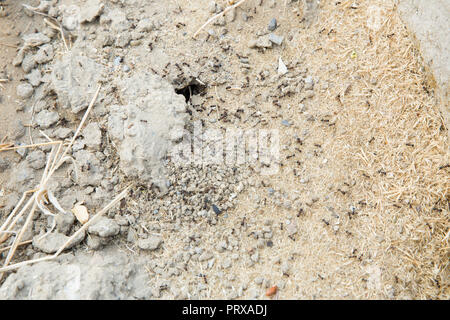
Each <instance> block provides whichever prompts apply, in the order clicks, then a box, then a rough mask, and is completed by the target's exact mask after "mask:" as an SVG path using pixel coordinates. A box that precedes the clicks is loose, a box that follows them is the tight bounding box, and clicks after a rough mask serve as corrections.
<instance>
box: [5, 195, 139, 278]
mask: <svg viewBox="0 0 450 320" xmlns="http://www.w3.org/2000/svg"><path fill="white" fill-rule="evenodd" d="M130 188H131V186H128V187H126V188H125V189H124V190H123V191H122V192H121V193H120V194H119V195H118V196H116V197H115V198H114V199H113V200H112V201H111V202H110V203H109V204H108V205H107V206H106V207H104V208H103V209H102V210H100V211H99V212H97V213H96V214H95V215H94V216H93V217H92V218H91V219H90V220H89V221H88V222H86V223H85V224H84V225H83V226H82V227H81V228H80V229H78V231H77V232H75V233H74V234H73V235H72V236H71V237H70V238H69V239H68V240H67V241H66V243H64V244H63V245H62V246H61V247H60V248H59V249H58V251H56V253H54V254H53V255H51V256H47V257H43V258H39V259H34V260H28V261H23V262H19V263H16V264H11V265H9V266H7V265H5V266H4V267H2V268H0V279H1V278H2V276H3V273H4V272H6V271H10V270H15V269H17V268H20V267H22V266H26V265H29V264H32V263H36V262H42V261H47V260H51V259H54V258H56V257H58V256H59V255H60V254H61V252H63V251H64V249H65V248H66V247H67V246H68V245H70V243H71V242H72V241H73V239H75V238H76V237H77V236H78V235H79V234H80V233H81V232H83V231H85V230H86V229H87V228H88V227H89V225H91V224H92V223H93V222H95V221H97V220H98V218H100V217H101V216H102V215H104V214H105V213H106V212H107V211H108V210H109V209H111V207H112V206H114V205H115V204H116V203H117V202H119V201H120V200H122V199H123V198H124V197H125V196H126V195H127V193H128V190H130ZM30 216H31V215H30ZM18 245H19V244H18Z"/></svg>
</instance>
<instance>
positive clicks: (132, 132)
mask: <svg viewBox="0 0 450 320" xmlns="http://www.w3.org/2000/svg"><path fill="white" fill-rule="evenodd" d="M118 86H119V87H120V88H121V90H120V92H121V93H122V97H121V98H122V101H124V102H125V103H127V104H126V105H125V106H112V107H110V110H109V112H110V115H109V118H108V132H109V135H110V137H111V138H112V139H113V141H114V143H115V144H116V145H117V147H118V149H119V156H120V167H121V169H122V171H123V172H124V173H125V174H126V175H127V176H129V177H132V178H136V179H138V180H139V181H141V182H143V183H148V184H151V183H153V184H155V185H156V186H158V187H159V189H160V190H161V191H162V192H165V191H166V190H167V182H166V174H165V169H164V164H163V161H164V158H165V157H166V156H167V154H168V152H169V151H170V150H171V148H172V147H173V146H174V145H175V144H176V142H177V141H178V140H179V139H180V138H181V137H182V134H183V129H184V126H185V123H186V121H187V113H186V102H185V98H184V97H183V96H182V95H178V94H176V93H175V90H174V88H173V87H172V85H170V84H169V83H168V82H167V81H165V80H164V79H162V78H160V77H158V76H155V75H152V74H148V73H140V74H136V75H134V76H133V77H131V78H126V79H123V80H121V81H119V84H118Z"/></svg>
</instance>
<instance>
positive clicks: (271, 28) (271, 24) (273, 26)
mask: <svg viewBox="0 0 450 320" xmlns="http://www.w3.org/2000/svg"><path fill="white" fill-rule="evenodd" d="M277 26H278V24H277V19H275V18H272V20H270V22H269V25H268V26H267V29H269V31H274V30H275V29H276V28H277Z"/></svg>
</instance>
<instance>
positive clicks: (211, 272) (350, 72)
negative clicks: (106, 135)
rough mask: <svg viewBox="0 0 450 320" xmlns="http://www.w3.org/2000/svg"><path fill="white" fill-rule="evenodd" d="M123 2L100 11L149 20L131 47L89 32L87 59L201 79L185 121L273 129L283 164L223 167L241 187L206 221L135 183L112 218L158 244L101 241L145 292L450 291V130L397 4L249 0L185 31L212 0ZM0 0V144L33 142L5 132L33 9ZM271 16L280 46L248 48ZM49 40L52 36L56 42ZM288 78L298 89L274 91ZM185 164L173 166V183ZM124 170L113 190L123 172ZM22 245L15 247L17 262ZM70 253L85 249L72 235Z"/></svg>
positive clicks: (100, 30) (353, 294) (176, 78)
mask: <svg viewBox="0 0 450 320" xmlns="http://www.w3.org/2000/svg"><path fill="white" fill-rule="evenodd" d="M25 2H26V3H28V4H30V5H33V6H35V5H37V4H38V3H37V2H36V1H25ZM60 2H61V3H69V2H70V1H60ZM135 2H136V4H135V5H131V4H130V5H129V4H127V3H124V4H121V1H112V2H111V3H108V4H107V8H105V10H106V9H108V10H110V9H112V8H116V9H119V10H121V11H123V12H125V13H126V14H127V17H128V18H129V19H134V20H137V21H138V20H139V19H142V17H151V19H152V20H153V21H155V22H156V25H157V27H156V28H155V29H153V30H152V31H151V32H149V33H147V34H146V35H145V38H144V39H142V43H140V44H136V45H133V46H132V45H129V46H128V45H127V46H125V47H123V48H118V47H114V46H108V47H101V46H98V47H95V45H96V43H95V40H93V41H90V39H89V40H86V43H87V44H89V45H87V46H86V47H88V48H89V46H90V45H92V51H90V53H92V55H91V56H94V57H96V60H97V61H99V63H103V64H105V57H109V58H107V59H106V60H108V59H109V61H110V63H111V60H113V57H114V56H121V57H123V61H124V62H126V63H127V65H128V66H129V67H130V69H131V70H130V72H131V73H135V72H138V71H139V70H145V71H148V72H154V73H155V74H158V75H159V76H162V77H163V78H165V79H167V80H168V81H169V82H171V83H172V84H173V86H174V87H175V88H176V89H178V90H180V89H183V88H184V87H186V86H187V85H188V84H189V79H192V78H196V79H199V80H201V82H202V83H205V84H206V88H202V89H201V91H202V93H201V94H199V95H195V96H193V97H192V99H191V100H190V101H189V102H188V110H189V111H190V116H191V118H190V122H194V121H195V120H203V121H204V123H205V127H210V128H219V129H221V130H226V129H227V128H241V129H249V128H256V129H277V130H279V132H280V138H281V139H280V141H281V144H280V146H281V147H280V149H281V151H280V170H279V172H278V173H277V174H275V175H268V176H264V175H261V174H259V172H260V170H261V166H258V165H255V166H253V165H251V166H247V167H244V168H243V171H245V172H246V174H244V175H239V176H237V179H238V181H235V180H233V181H225V180H226V177H227V175H225V178H223V179H224V181H225V182H224V183H225V186H224V190H228V191H224V192H228V193H226V194H227V195H229V194H232V193H234V192H236V193H238V195H237V198H236V200H235V201H233V202H230V203H229V206H230V208H229V209H227V210H224V212H222V213H221V214H220V215H218V216H217V217H214V218H212V219H210V218H205V217H202V216H200V215H199V216H196V215H193V216H192V217H188V218H186V219H182V218H180V219H178V218H177V219H172V215H173V214H174V213H173V212H171V210H170V209H166V210H165V208H167V206H168V205H167V203H168V202H169V201H173V199H177V198H175V196H172V195H169V196H166V197H164V196H163V197H161V198H158V196H156V195H155V193H153V192H152V191H151V190H147V189H145V188H142V187H137V186H135V187H133V192H132V193H131V195H130V196H129V197H127V198H126V206H122V205H121V210H122V209H123V207H126V209H123V210H125V211H126V213H124V212H122V211H120V214H121V215H130V216H133V217H135V218H136V219H137V224H138V226H137V227H136V228H135V229H136V233H137V235H138V237H140V235H141V234H148V235H145V236H144V237H147V236H150V235H152V234H157V235H159V236H161V237H162V239H163V240H164V245H163V247H162V248H160V249H159V250H157V251H154V252H150V253H149V252H147V251H144V250H140V249H139V247H138V246H137V245H136V243H133V242H132V241H131V242H130V241H129V237H128V238H127V236H124V235H119V236H117V237H115V238H113V239H110V240H109V243H108V244H107V245H109V246H115V247H118V248H120V249H121V250H122V252H123V251H124V252H127V253H128V254H129V255H130V256H132V257H133V256H139V257H140V258H139V259H140V261H142V259H144V261H148V262H144V264H146V267H147V270H148V285H149V287H151V288H156V287H157V288H164V289H161V290H156V291H157V292H156V293H155V291H154V290H153V293H152V295H153V296H152V298H163V299H172V298H199V299H216V298H225V299H248V298H257V299H268V298H269V297H267V296H265V292H266V290H267V289H268V288H270V287H272V286H274V285H276V286H277V287H278V292H277V294H276V295H275V296H274V297H271V298H276V299H426V298H433V299H436V298H440V299H448V297H449V287H448V259H447V258H446V257H447V255H448V237H447V238H446V239H445V238H444V237H445V235H446V234H447V235H448V218H449V206H448V186H449V182H448V173H449V172H448V167H446V165H448V141H447V131H446V129H445V127H444V125H443V122H442V116H441V114H440V112H439V108H438V107H437V106H436V103H435V96H434V90H433V88H431V87H430V86H429V85H428V84H427V82H426V80H427V77H426V74H425V70H424V68H423V64H422V60H421V57H420V54H419V52H418V51H417V49H415V47H414V46H413V41H412V39H411V37H410V35H408V33H407V31H406V29H405V26H404V25H403V23H402V22H401V20H400V19H399V17H398V14H397V12H396V6H395V3H394V2H391V1H381V0H380V1H371V2H370V5H368V3H367V2H365V1H362V2H360V4H354V3H353V2H352V1H342V2H327V3H322V4H321V5H320V7H319V8H318V9H317V10H314V9H310V10H308V9H307V8H306V7H303V5H302V2H301V1H300V2H297V1H292V2H291V1H257V0H248V1H246V2H245V3H244V4H243V5H242V6H240V7H239V8H237V9H236V10H235V13H234V17H233V16H232V14H230V13H229V14H227V15H226V16H225V19H224V21H222V22H221V23H220V25H214V24H211V25H209V26H207V27H206V28H205V30H204V31H202V32H200V33H199V35H198V37H197V38H196V39H192V35H193V34H194V33H195V32H196V30H198V28H199V27H200V26H201V25H202V24H203V22H204V21H206V20H207V19H208V18H209V17H211V16H212V15H213V13H212V12H211V10H210V9H209V8H210V2H211V1H206V0H205V1H181V0H178V1H165V2H164V4H161V3H160V2H157V1H150V2H145V3H146V5H142V4H141V3H140V1H135ZM1 4H2V5H4V7H3V8H4V9H5V10H6V12H7V13H8V15H7V16H6V17H2V18H1V20H0V26H1V28H0V30H1V31H0V32H1V34H2V36H1V39H2V40H1V43H0V58H1V59H0V60H1V65H0V66H1V68H0V71H1V70H3V71H4V72H6V74H7V76H8V81H7V82H2V83H1V85H2V87H1V91H0V98H1V114H2V116H1V118H0V126H1V129H0V139H5V141H7V142H12V143H17V142H22V143H30V138H29V135H30V134H32V135H33V136H34V137H35V140H36V138H37V137H38V136H39V132H38V128H36V126H32V127H33V129H32V130H31V131H30V132H31V133H29V132H28V130H29V129H28V127H26V128H27V129H26V130H27V131H26V134H24V135H23V136H22V137H20V138H18V139H17V140H13V139H11V137H13V135H14V130H16V128H17V125H16V123H17V121H18V120H20V121H22V123H23V124H30V121H31V114H32V113H31V111H30V108H27V107H29V105H27V104H29V103H30V101H32V100H22V99H20V98H18V97H17V96H16V87H17V85H18V84H19V82H20V81H21V80H22V79H23V77H24V72H23V70H22V68H20V67H13V66H12V65H11V61H12V59H14V57H15V55H16V49H15V48H13V47H10V46H7V45H5V44H9V45H13V46H20V43H21V41H20V38H21V35H22V34H24V33H29V32H32V31H33V28H35V29H36V30H40V29H41V28H42V27H43V22H42V21H43V17H42V16H39V15H37V14H35V15H33V16H31V17H30V16H28V15H26V14H25V12H24V9H22V8H21V6H20V4H19V3H16V2H13V1H5V2H1ZM217 4H218V5H220V6H222V7H226V5H227V4H226V1H217ZM371 6H376V7H377V8H379V9H380V10H379V11H377V12H380V15H379V17H378V18H379V21H378V20H376V21H375V22H374V21H371V20H368V17H369V12H370V10H371V9H370V8H371ZM103 15H105V14H103ZM274 17H275V18H276V19H277V23H278V26H277V28H276V29H275V31H273V33H275V34H276V35H280V36H283V37H284V39H283V43H282V44H281V45H280V46H278V45H275V44H273V45H272V47H271V48H267V49H262V48H256V49H255V48H249V43H251V41H252V40H253V39H257V38H258V37H264V36H265V35H267V34H268V33H269V32H268V31H267V26H268V24H269V22H270V20H271V19H272V18H274ZM368 21H370V23H371V24H370V23H368ZM86 29H87V30H89V31H88V34H91V35H92V34H94V35H96V37H97V39H98V38H99V37H100V35H101V34H105V33H107V29H105V28H104V27H103V26H102V25H101V18H100V22H99V21H98V20H95V21H94V23H91V24H88V25H87V26H86ZM96 37H95V36H93V38H94V39H95V38H96ZM54 41H55V47H58V48H61V47H62V42H61V39H60V38H59V39H58V38H57V37H56V38H55V40H54ZM89 41H90V42H89ZM69 45H70V44H69ZM149 48H150V49H149ZM89 50H91V49H86V52H88V51H89ZM243 57H244V60H246V59H247V58H248V61H249V63H248V66H249V67H248V68H247V67H246V66H244V67H243V64H244V65H247V63H243V62H242V61H243ZM57 58H58V54H57V55H56V57H55V59H57ZM280 58H281V59H282V61H283V62H284V63H285V64H286V65H287V67H288V70H289V71H288V73H287V74H286V75H284V76H278V75H277V72H278V68H279V59H280ZM45 72H46V71H45ZM124 76H126V75H125V74H124V73H123V72H121V73H116V74H113V75H110V76H109V78H107V80H109V79H112V78H113V77H124ZM298 79H301V80H298ZM291 83H294V85H297V89H298V88H299V89H298V90H297V91H295V90H293V92H292V93H288V94H285V93H284V91H283V90H284V89H283V88H286V87H288V86H289V84H291ZM308 86H309V87H308ZM179 92H181V91H179ZM22 105H24V106H26V107H25V108H24V111H18V110H19V109H22V107H21V106H22ZM95 117H96V118H95V119H96V120H98V119H99V118H100V117H101V116H97V114H95ZM286 121H287V122H286ZM76 123H77V121H74V122H69V124H70V127H72V128H75V127H76ZM99 123H101V120H99ZM58 125H59V123H58V124H56V126H58ZM4 137H5V138H4ZM110 147H111V146H110V145H109V146H108V148H110ZM105 148H106V147H105ZM1 157H2V158H3V159H7V160H8V161H12V163H13V166H15V164H14V163H17V164H19V163H20V162H21V161H24V160H22V159H20V157H19V155H17V154H16V153H14V152H2V154H1ZM202 170H203V171H202V172H210V168H208V167H206V168H203V169H202ZM119 171H120V170H119ZM12 172H13V170H6V171H5V172H3V173H0V185H1V186H2V187H1V188H0V191H1V192H2V196H3V197H5V198H4V199H7V198H6V197H7V196H9V195H10V194H11V193H13V192H16V193H17V192H22V191H24V190H21V188H16V189H15V188H14V187H10V186H8V187H4V186H6V185H7V182H8V181H10V180H11V179H12V177H11V174H12ZM211 172H212V174H211V175H214V174H215V173H217V172H219V173H220V172H221V171H220V169H219V170H218V171H214V170H212V169H211ZM182 175H183V170H182V169H179V170H178V171H177V172H175V173H173V176H172V180H173V181H174V182H176V181H182ZM194 175H195V174H194ZM200 175H201V174H199V176H200ZM122 178H123V180H122ZM207 179H210V178H207ZM220 179H222V178H220ZM239 179H242V182H244V180H245V186H244V187H243V188H238V184H239V182H240V181H239ZM192 180H195V178H192ZM230 180H232V179H230ZM120 181H121V182H120V185H119V186H117V188H115V189H114V190H113V191H111V193H110V199H112V198H113V197H114V196H115V194H116V193H117V192H116V191H117V190H120V187H122V186H126V185H127V184H128V183H129V180H127V179H126V177H122V176H121V180H120ZM208 181H209V180H208ZM187 184H189V180H188V182H187ZM180 185H182V184H181V183H180ZM181 188H183V187H181ZM186 188H187V187H186ZM220 190H221V189H220ZM236 190H238V191H236ZM202 192H204V191H199V189H195V188H194V189H193V193H194V194H196V193H197V194H199V196H202V194H203V193H202ZM224 204H225V205H227V204H228V202H226V201H224ZM94 208H96V206H95V205H94V204H92V205H91V208H90V209H94ZM154 210H161V212H162V214H160V215H155V214H153V212H154ZM193 210H194V212H197V211H198V210H200V208H193ZM3 214H4V216H3V218H4V217H6V213H3ZM222 244H223V245H222ZM27 250H29V252H27ZM30 250H31V251H30ZM34 250H35V249H32V248H31V246H30V247H29V248H28V249H23V252H21V253H20V254H19V258H18V259H22V260H23V259H25V257H30V256H32V255H33V254H34V253H35V252H34ZM99 250H101V249H99ZM77 251H83V252H85V251H87V252H92V254H94V253H93V252H94V251H95V250H94V249H93V248H92V247H91V246H89V245H88V244H87V242H83V243H81V244H80V245H79V246H78V247H76V248H74V249H73V252H74V253H75V254H76V252H77ZM24 252H25V255H23V254H24ZM184 252H189V254H190V257H189V258H186V257H184V256H183V253H184ZM178 257H179V258H178Z"/></svg>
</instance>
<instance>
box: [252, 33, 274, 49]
mask: <svg viewBox="0 0 450 320" xmlns="http://www.w3.org/2000/svg"><path fill="white" fill-rule="evenodd" d="M248 46H249V48H251V49H255V48H265V49H267V48H272V42H271V41H270V40H269V36H261V37H258V38H257V39H253V40H251V41H250V42H249V43H248Z"/></svg>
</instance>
